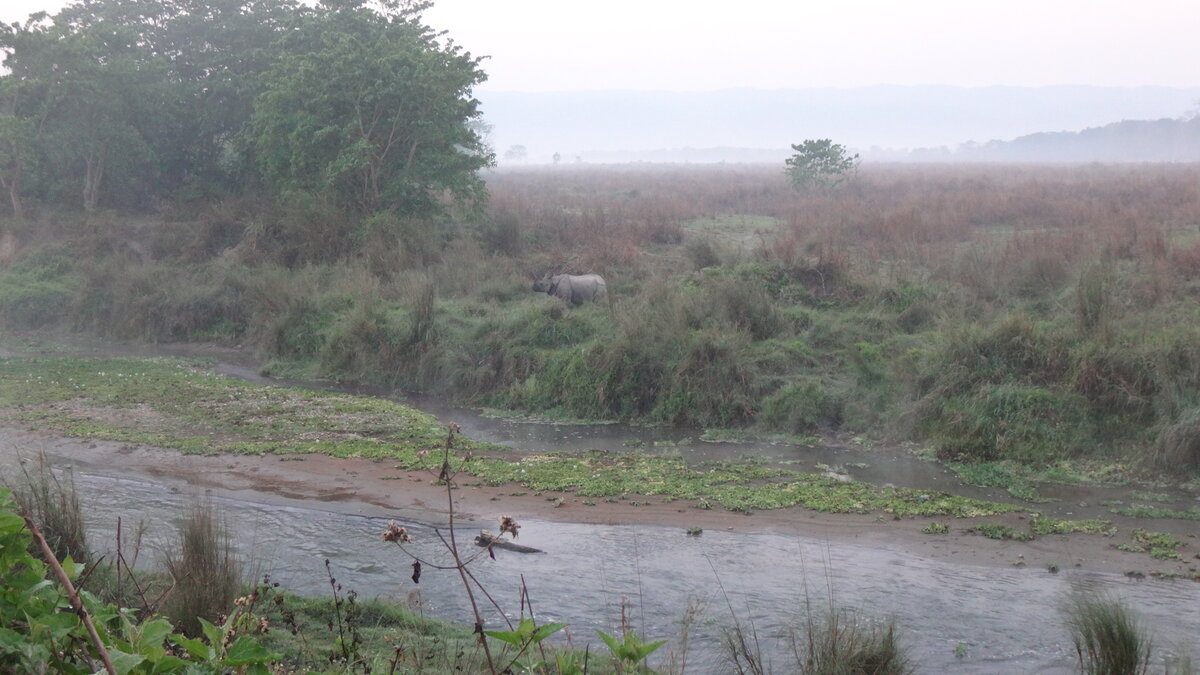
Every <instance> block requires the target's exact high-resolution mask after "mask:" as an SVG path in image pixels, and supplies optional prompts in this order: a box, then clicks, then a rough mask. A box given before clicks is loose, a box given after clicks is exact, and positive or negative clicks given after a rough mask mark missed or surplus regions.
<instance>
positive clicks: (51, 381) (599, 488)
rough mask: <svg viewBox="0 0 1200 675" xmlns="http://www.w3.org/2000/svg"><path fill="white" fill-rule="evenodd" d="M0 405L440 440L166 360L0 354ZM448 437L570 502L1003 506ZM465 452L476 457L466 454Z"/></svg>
mask: <svg viewBox="0 0 1200 675" xmlns="http://www.w3.org/2000/svg"><path fill="white" fill-rule="evenodd" d="M0 408H3V409H4V414H5V415H7V416H8V417H9V418H10V419H17V420H21V421H24V422H25V423H27V424H32V425H36V426H39V427H42V428H47V429H52V430H54V431H57V432H59V433H64V434H68V435H72V436H79V437H88V438H102V439H108V440H117V441H124V442H130V443H144V444H148V445H154V446H158V447H164V448H172V449H177V450H180V451H182V452H190V453H241V454H265V453H276V454H285V453H286V454H294V453H321V454H326V455H331V456H334V457H368V458H379V459H387V460H389V461H392V462H395V467H396V468H397V469H403V470H436V469H437V468H438V467H440V465H441V461H442V456H441V453H438V452H430V450H431V449H434V448H438V447H441V446H442V445H443V443H444V441H445V438H446V432H445V430H444V428H443V427H442V425H441V424H439V423H438V421H437V420H436V419H435V418H433V417H432V416H430V415H426V414H424V413H421V412H419V411H416V410H413V409H411V408H408V407H406V406H403V405H400V404H397V403H394V402H391V401H386V400H381V399H375V398H369V397H362V396H350V395H345V394H337V393H330V392H321V391H310V390H304V389H294V388H283V387H272V386H267V385H261V384H253V383H248V382H244V381H241V380H237V379H234V378H230V377H224V376H221V375H217V374H214V373H212V372H211V371H208V370H206V369H204V368H202V367H200V366H198V365H196V364H194V363H187V362H181V361H174V360H169V359H148V360H137V359H83V358H46V359H37V360H21V359H0ZM492 450H498V449H497V448H496V447H495V446H489V445H487V444H482V443H478V442H475V441H470V440H468V439H458V440H456V442H455V452H454V453H452V455H451V459H450V463H451V468H452V469H453V470H454V471H462V472H465V473H466V474H469V475H471V476H474V477H475V478H477V479H478V481H479V482H481V483H483V484H487V485H503V484H509V483H513V484H517V485H520V486H522V487H524V488H527V489H529V490H534V491H538V492H570V493H575V494H578V495H580V496H583V497H589V498H594V497H614V496H618V495H626V494H636V495H657V496H662V497H663V498H666V499H689V500H695V501H696V502H697V503H698V504H702V505H703V504H708V505H709V506H710V507H711V505H713V504H716V505H720V506H723V507H725V508H727V509H731V510H735V511H744V512H750V511H758V510H764V509H774V508H783V507H789V506H802V507H805V508H809V509H813V510H817V511H825V512H836V513H870V512H876V511H883V512H887V513H893V514H896V515H898V516H939V515H941V516H956V517H975V516H984V515H992V514H997V513H1004V512H1008V511H1013V510H1016V509H1017V508H1018V507H1016V506H1015V505H1012V504H1001V503H996V502H987V501H981V500H976V499H969V498H966V497H958V496H954V495H949V494H945V493H939V492H929V491H920V490H910V489H904V488H879V487H875V486H873V485H869V484H867V483H861V482H854V481H851V482H842V481H840V480H838V479H834V478H829V477H826V476H820V475H815V474H809V473H801V472H798V471H790V470H785V469H779V468H772V467H769V466H766V465H764V464H762V463H760V462H707V463H703V464H699V465H695V466H693V465H689V464H688V463H687V462H686V461H685V460H684V459H683V458H682V457H681V456H679V455H674V456H651V455H646V454H644V453H641V452H628V453H602V452H586V453H547V454H539V455H523V456H513V455H510V454H509V453H507V452H503V453H502V452H495V453H493V452H491V451H492ZM477 453H478V454H477Z"/></svg>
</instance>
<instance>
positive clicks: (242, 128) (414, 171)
mask: <svg viewBox="0 0 1200 675" xmlns="http://www.w3.org/2000/svg"><path fill="white" fill-rule="evenodd" d="M427 6H428V5H427V4H426V3H422V2H416V3H406V4H401V3H399V2H396V1H394V0H385V1H384V2H381V3H375V4H367V3H366V2H365V1H364V0H322V2H320V3H319V4H317V5H316V6H308V5H305V4H302V3H300V2H297V1H296V0H137V1H136V2H131V1H129V0H78V1H77V2H75V3H73V4H71V5H69V6H67V7H66V8H64V9H63V10H61V11H60V12H59V13H58V14H56V15H54V16H48V15H46V14H44V13H39V14H34V15H32V16H30V17H29V19H28V20H26V21H25V22H24V23H17V24H11V25H0V55H2V56H3V64H4V67H5V72H4V73H2V74H0V186H3V187H4V189H5V191H6V192H7V193H8V194H7V197H8V199H7V201H8V202H9V205H10V206H11V208H12V210H13V212H14V213H16V215H18V216H20V215H21V213H22V211H23V210H25V209H26V208H27V207H28V205H29V204H30V203H33V204H39V205H55V206H66V207H74V208H80V209H84V210H88V211H90V210H93V209H95V208H98V207H107V208H145V207H149V206H151V205H154V204H157V203H161V202H163V201H165V200H173V199H181V198H193V197H196V196H203V195H222V194H237V193H244V192H248V191H259V192H263V193H265V194H267V195H276V196H283V195H285V194H288V193H292V192H295V191H303V192H306V193H310V194H311V195H312V196H314V197H316V198H319V199H321V200H323V201H326V202H328V203H331V204H334V205H336V206H337V207H338V208H341V209H345V210H347V211H349V212H352V213H354V214H359V215H369V214H374V213H380V212H392V213H397V214H401V215H405V216H409V215H420V216H424V215H430V214H435V213H438V212H440V211H442V210H444V209H445V207H446V205H447V204H451V203H455V202H458V203H463V202H470V201H472V200H475V199H477V198H479V197H481V196H482V195H483V186H482V183H481V181H480V180H479V178H478V176H477V171H478V170H479V169H481V168H483V167H486V166H488V165H490V164H491V163H492V161H493V157H492V155H491V153H490V151H489V150H488V149H487V147H486V145H485V143H484V142H483V140H482V139H481V137H480V136H479V134H478V132H477V129H478V128H479V125H478V118H479V116H480V111H479V104H478V101H476V100H475V99H474V98H473V97H472V95H471V92H472V88H473V87H474V86H475V85H477V84H479V83H480V82H482V81H483V80H484V78H485V75H484V73H483V72H482V70H481V69H480V67H479V62H480V60H479V59H478V58H474V57H472V56H471V55H470V54H469V53H467V52H465V51H464V50H463V49H462V48H460V47H459V46H457V45H455V44H454V43H453V42H452V41H450V40H449V39H448V38H447V37H446V36H445V35H443V34H440V33H437V32H435V31H434V30H432V29H431V28H429V27H428V26H426V25H424V23H423V22H422V20H421V12H422V11H423V10H424V9H425V8H426V7H427Z"/></svg>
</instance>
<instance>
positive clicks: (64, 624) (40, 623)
mask: <svg viewBox="0 0 1200 675" xmlns="http://www.w3.org/2000/svg"><path fill="white" fill-rule="evenodd" d="M30 623H31V624H32V628H33V630H32V631H31V632H34V633H36V632H37V630H38V629H41V630H45V631H46V632H47V633H48V634H49V635H50V638H51V639H53V640H54V641H58V640H61V639H63V638H64V637H66V636H68V635H70V634H71V632H72V631H74V630H75V629H77V628H79V626H80V622H79V617H78V616H76V615H74V614H71V613H68V612H60V613H56V614H47V615H45V616H40V617H37V619H36V620H31V621H30Z"/></svg>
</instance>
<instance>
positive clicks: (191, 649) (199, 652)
mask: <svg viewBox="0 0 1200 675" xmlns="http://www.w3.org/2000/svg"><path fill="white" fill-rule="evenodd" d="M201 621H203V619H201ZM171 641H172V642H174V643H175V644H177V645H179V646H180V647H183V648H184V650H185V651H187V653H188V654H189V655H191V657H192V658H194V659H196V660H197V661H207V660H209V659H210V658H212V656H213V652H212V650H211V649H210V648H209V646H208V645H206V644H204V641H203V640H196V639H193V638H188V637H184V636H182V635H172V636H171Z"/></svg>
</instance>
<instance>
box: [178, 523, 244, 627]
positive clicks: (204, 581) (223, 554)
mask: <svg viewBox="0 0 1200 675" xmlns="http://www.w3.org/2000/svg"><path fill="white" fill-rule="evenodd" d="M163 564H164V567H165V568H166V570H167V572H168V573H169V574H170V575H171V578H172V579H173V581H174V584H175V587H174V590H173V591H172V592H171V594H170V595H169V596H168V597H167V600H166V604H165V607H164V614H166V615H167V616H168V617H170V618H171V619H172V621H173V622H174V623H175V624H176V625H177V626H179V627H180V629H181V630H183V631H184V632H185V633H187V634H188V635H198V634H199V632H200V623H199V621H198V619H201V618H203V619H206V620H208V621H212V622H215V621H217V620H218V618H219V617H221V616H223V615H224V614H226V613H227V612H229V611H231V609H232V608H233V601H234V599H235V598H236V597H237V593H238V591H239V590H240V589H241V587H242V586H243V583H244V580H243V579H242V572H241V565H240V564H239V562H238V560H237V557H236V554H235V551H234V544H233V538H232V535H231V533H230V532H229V530H228V529H227V526H226V525H225V524H224V523H223V522H222V521H221V519H220V516H219V514H218V513H217V512H216V510H215V508H214V507H213V505H212V504H208V503H203V504H197V505H195V506H193V507H192V510H191V512H190V513H189V514H188V515H187V516H186V517H185V518H184V520H183V522H182V523H180V525H179V532H178V535H177V537H176V539H175V543H174V548H173V550H171V551H169V552H167V553H166V555H165V557H164V559H163Z"/></svg>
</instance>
